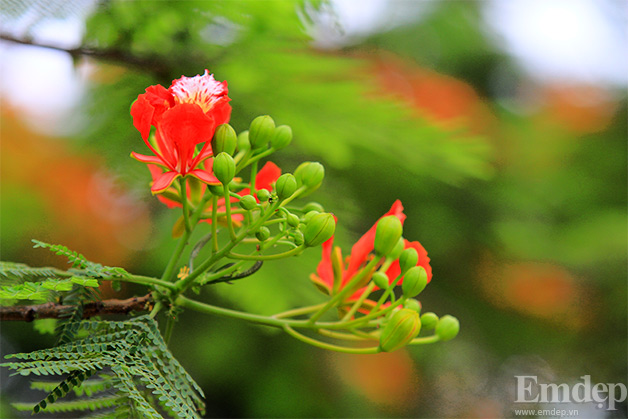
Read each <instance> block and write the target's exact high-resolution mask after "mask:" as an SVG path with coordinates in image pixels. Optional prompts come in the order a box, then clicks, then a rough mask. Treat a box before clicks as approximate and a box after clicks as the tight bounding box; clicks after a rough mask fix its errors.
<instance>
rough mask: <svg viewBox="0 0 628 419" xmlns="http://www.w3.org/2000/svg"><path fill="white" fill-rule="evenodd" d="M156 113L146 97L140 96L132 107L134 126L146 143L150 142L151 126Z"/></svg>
mask: <svg viewBox="0 0 628 419" xmlns="http://www.w3.org/2000/svg"><path fill="white" fill-rule="evenodd" d="M154 113H155V107H154V106H153V105H151V104H150V102H149V101H148V100H147V99H146V98H145V97H144V95H139V96H138V98H137V100H136V101H135V102H133V105H131V116H132V117H133V126H134V127H135V128H136V129H137V130H138V131H139V132H140V135H141V136H142V139H143V140H144V141H146V140H148V136H149V135H150V124H151V122H152V120H153V114H154Z"/></svg>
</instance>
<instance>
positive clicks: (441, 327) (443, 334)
mask: <svg viewBox="0 0 628 419" xmlns="http://www.w3.org/2000/svg"><path fill="white" fill-rule="evenodd" d="M459 331H460V322H458V319H457V318H455V317H454V316H450V315H449V314H447V315H445V316H443V317H441V318H440V320H439V321H438V323H436V331H435V333H436V335H437V336H438V338H439V339H440V340H442V341H446V340H451V339H453V338H455V337H456V335H458V332H459Z"/></svg>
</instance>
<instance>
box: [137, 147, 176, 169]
mask: <svg viewBox="0 0 628 419" xmlns="http://www.w3.org/2000/svg"><path fill="white" fill-rule="evenodd" d="M131 157H133V158H134V159H135V160H137V161H139V162H142V163H148V164H157V165H159V166H163V167H166V168H167V167H168V164H167V163H166V162H165V161H164V160H163V159H162V158H161V157H159V156H146V155H144V154H138V153H136V152H135V151H133V152H132V153H131Z"/></svg>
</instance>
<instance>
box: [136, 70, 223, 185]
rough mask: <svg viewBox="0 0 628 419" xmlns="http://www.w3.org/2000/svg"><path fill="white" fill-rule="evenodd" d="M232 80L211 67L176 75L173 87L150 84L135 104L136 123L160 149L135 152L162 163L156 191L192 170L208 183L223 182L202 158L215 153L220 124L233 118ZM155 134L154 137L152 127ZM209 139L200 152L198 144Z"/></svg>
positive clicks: (143, 159)
mask: <svg viewBox="0 0 628 419" xmlns="http://www.w3.org/2000/svg"><path fill="white" fill-rule="evenodd" d="M227 93H228V90H227V82H218V81H216V80H215V79H214V76H213V75H211V74H209V73H208V71H207V70H205V73H204V74H203V75H202V76H200V75H197V76H195V77H184V76H182V77H181V78H180V79H177V80H174V81H173V82H172V84H171V86H170V88H169V89H166V88H164V87H163V86H161V85H155V86H149V87H148V88H147V89H146V93H142V94H141V95H139V96H138V98H137V100H136V101H135V102H134V103H133V105H132V106H131V116H132V117H133V125H134V126H135V128H137V130H138V131H139V132H140V134H141V135H142V139H143V140H144V142H145V143H146V145H147V146H148V148H149V149H150V150H151V151H152V152H153V153H154V154H155V155H154V156H146V155H143V154H138V153H135V152H133V153H131V156H132V157H133V158H135V159H136V160H138V161H140V162H142V163H147V164H149V165H156V166H158V167H160V168H161V171H160V172H159V173H157V172H156V171H154V170H151V174H152V175H153V179H154V182H153V185H152V187H151V191H152V192H153V193H160V192H163V191H164V190H165V189H166V188H168V187H169V186H170V185H171V184H172V182H173V181H174V180H175V179H176V178H178V177H179V176H186V175H191V176H194V177H196V178H197V179H199V180H201V181H202V182H205V183H210V184H212V183H213V184H217V183H220V182H218V180H217V179H216V178H215V177H214V176H213V174H212V173H211V172H210V171H208V170H207V167H204V166H205V165H203V164H202V163H203V162H204V161H205V160H206V159H208V158H209V157H211V156H212V148H211V139H212V137H213V136H214V131H215V130H216V127H217V126H218V125H221V124H225V123H227V122H229V117H230V116H231V105H229V101H230V100H231V99H230V98H229V97H228V96H227ZM153 126H154V127H155V136H154V137H152V138H151V137H150V130H151V127H153ZM201 143H204V144H203V145H202V146H201V149H200V151H199V150H198V149H197V147H196V146H197V145H198V144H201Z"/></svg>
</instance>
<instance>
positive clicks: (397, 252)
mask: <svg viewBox="0 0 628 419" xmlns="http://www.w3.org/2000/svg"><path fill="white" fill-rule="evenodd" d="M404 246H405V243H404V240H403V237H400V238H399V240H397V244H396V245H395V247H393V249H392V250H391V251H390V253H389V254H388V256H387V258H389V259H390V260H397V259H399V256H401V252H403V249H404Z"/></svg>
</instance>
